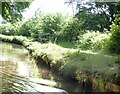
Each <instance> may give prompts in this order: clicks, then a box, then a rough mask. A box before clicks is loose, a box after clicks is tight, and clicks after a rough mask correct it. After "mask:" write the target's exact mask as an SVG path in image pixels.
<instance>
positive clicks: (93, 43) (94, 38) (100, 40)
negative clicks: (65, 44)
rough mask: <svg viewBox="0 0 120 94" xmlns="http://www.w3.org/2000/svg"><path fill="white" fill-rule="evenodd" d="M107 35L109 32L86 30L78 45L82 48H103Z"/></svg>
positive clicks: (96, 49) (108, 35) (94, 49)
mask: <svg viewBox="0 0 120 94" xmlns="http://www.w3.org/2000/svg"><path fill="white" fill-rule="evenodd" d="M109 37H110V33H109V34H107V33H100V32H99V31H97V32H95V31H92V32H90V31H87V33H85V34H83V35H82V36H81V37H80V45H79V46H78V47H79V48H81V49H84V50H93V51H98V50H102V49H104V47H105V45H106V43H107V41H108V39H109Z"/></svg>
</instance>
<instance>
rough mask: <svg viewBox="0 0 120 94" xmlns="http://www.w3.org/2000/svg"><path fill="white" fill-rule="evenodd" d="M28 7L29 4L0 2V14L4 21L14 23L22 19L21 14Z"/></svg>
mask: <svg viewBox="0 0 120 94" xmlns="http://www.w3.org/2000/svg"><path fill="white" fill-rule="evenodd" d="M29 5H30V2H15V1H14V2H12V1H10V2H1V6H0V7H1V11H2V12H1V13H0V14H1V15H2V17H3V18H4V19H5V20H6V21H8V22H11V23H15V22H16V21H20V20H21V19H22V12H23V11H24V9H25V8H26V7H28V6H29Z"/></svg>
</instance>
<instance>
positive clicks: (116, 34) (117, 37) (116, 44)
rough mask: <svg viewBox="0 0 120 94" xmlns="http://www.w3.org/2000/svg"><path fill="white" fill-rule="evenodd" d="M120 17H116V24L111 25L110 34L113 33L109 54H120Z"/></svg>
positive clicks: (109, 44) (109, 43)
mask: <svg viewBox="0 0 120 94" xmlns="http://www.w3.org/2000/svg"><path fill="white" fill-rule="evenodd" d="M119 16H120V15H119ZM119 16H116V18H115V22H114V23H113V24H112V25H111V29H110V32H111V33H112V35H111V37H110V40H109V42H108V45H107V47H108V50H109V52H110V53H114V54H120V19H119Z"/></svg>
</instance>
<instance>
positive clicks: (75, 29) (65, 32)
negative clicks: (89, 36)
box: [62, 18, 81, 41]
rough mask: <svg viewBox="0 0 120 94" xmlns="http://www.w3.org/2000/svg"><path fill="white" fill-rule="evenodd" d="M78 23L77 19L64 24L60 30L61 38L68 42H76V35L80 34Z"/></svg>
mask: <svg viewBox="0 0 120 94" xmlns="http://www.w3.org/2000/svg"><path fill="white" fill-rule="evenodd" d="M80 25H81V24H80V23H79V21H78V19H77V18H73V19H71V20H70V21H68V23H66V24H65V25H64V27H63V29H62V36H63V38H64V39H66V40H68V41H76V40H78V35H79V34H80V31H81V29H80Z"/></svg>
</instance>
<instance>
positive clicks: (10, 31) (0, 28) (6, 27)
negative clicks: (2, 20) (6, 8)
mask: <svg viewBox="0 0 120 94" xmlns="http://www.w3.org/2000/svg"><path fill="white" fill-rule="evenodd" d="M15 32H16V27H15V26H14V25H12V24H1V25H0V33H1V34H4V35H14V34H15Z"/></svg>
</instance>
